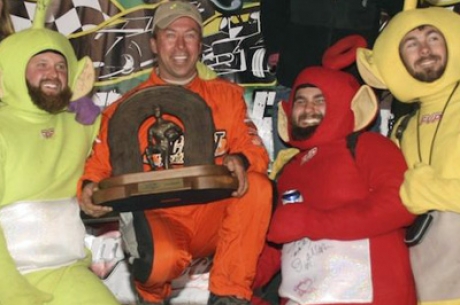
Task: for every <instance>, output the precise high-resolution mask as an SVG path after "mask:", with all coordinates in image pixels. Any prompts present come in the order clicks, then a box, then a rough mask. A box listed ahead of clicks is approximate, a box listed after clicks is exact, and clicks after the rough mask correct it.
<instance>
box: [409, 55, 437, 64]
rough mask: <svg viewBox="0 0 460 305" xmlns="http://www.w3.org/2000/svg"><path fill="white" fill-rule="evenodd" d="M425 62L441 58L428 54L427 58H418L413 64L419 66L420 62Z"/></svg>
mask: <svg viewBox="0 0 460 305" xmlns="http://www.w3.org/2000/svg"><path fill="white" fill-rule="evenodd" d="M425 60H438V61H439V60H441V57H440V56H438V55H433V54H430V55H427V56H424V57H422V58H419V59H418V60H417V61H416V62H415V65H420V64H421V63H422V62H424V61H425Z"/></svg>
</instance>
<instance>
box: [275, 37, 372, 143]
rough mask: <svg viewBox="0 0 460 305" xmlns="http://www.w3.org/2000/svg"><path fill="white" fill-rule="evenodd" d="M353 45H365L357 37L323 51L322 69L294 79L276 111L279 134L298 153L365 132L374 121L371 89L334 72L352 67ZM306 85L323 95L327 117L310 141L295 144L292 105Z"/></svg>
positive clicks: (360, 38) (342, 41)
mask: <svg viewBox="0 0 460 305" xmlns="http://www.w3.org/2000/svg"><path fill="white" fill-rule="evenodd" d="M350 43H351V44H353V45H350ZM356 43H358V44H359V45H362V44H363V43H364V45H365V40H364V38H362V37H360V36H356V35H353V36H349V37H347V38H344V39H342V40H340V41H339V42H337V43H336V44H335V45H334V46H332V47H331V48H330V49H328V51H326V53H325V55H324V57H323V67H319V66H318V67H309V68H306V69H304V70H303V71H302V72H300V74H299V75H298V76H297V78H296V80H295V82H294V86H293V88H292V91H291V94H290V97H289V101H288V102H287V103H281V105H282V107H280V108H279V109H280V112H279V118H278V132H279V134H280V137H281V138H282V139H283V140H284V141H285V142H287V143H288V144H290V145H292V146H293V147H296V148H299V149H301V150H303V149H309V148H312V147H315V146H319V145H321V144H324V143H329V142H331V141H335V140H340V139H344V138H345V137H346V136H347V135H348V134H350V133H352V132H353V131H356V130H360V129H362V128H364V127H365V126H367V125H368V124H369V123H370V122H371V121H372V120H373V118H374V117H375V114H376V112H377V100H376V97H375V95H374V92H373V91H372V89H371V88H370V87H368V86H361V87H360V85H359V83H358V81H357V80H356V79H355V78H354V77H353V76H352V75H351V74H348V73H346V72H343V71H339V70H335V69H336V68H344V67H346V66H348V65H350V64H351V63H353V61H354V60H355V51H356ZM350 60H351V61H350ZM333 68H334V69H333ZM306 84H309V85H313V86H315V87H317V88H319V89H320V90H321V91H322V93H323V95H324V98H325V103H326V113H325V115H324V118H323V120H322V121H321V123H320V124H319V126H318V128H317V129H316V131H315V132H314V134H313V135H312V136H311V137H310V138H308V139H306V140H303V141H295V140H293V139H292V134H291V124H290V123H289V121H290V120H291V113H292V105H293V101H294V96H295V93H296V91H297V89H298V88H299V86H301V85H306Z"/></svg>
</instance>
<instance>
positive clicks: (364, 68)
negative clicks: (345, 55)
mask: <svg viewBox="0 0 460 305" xmlns="http://www.w3.org/2000/svg"><path fill="white" fill-rule="evenodd" d="M356 64H357V66H358V71H359V74H360V75H361V77H362V78H363V80H364V81H365V82H366V84H368V85H369V86H372V87H375V88H378V89H387V86H386V85H385V83H384V82H383V80H382V77H381V76H380V73H379V70H378V68H377V66H376V65H375V62H374V53H373V51H372V50H369V49H364V48H359V49H358V50H357V51H356Z"/></svg>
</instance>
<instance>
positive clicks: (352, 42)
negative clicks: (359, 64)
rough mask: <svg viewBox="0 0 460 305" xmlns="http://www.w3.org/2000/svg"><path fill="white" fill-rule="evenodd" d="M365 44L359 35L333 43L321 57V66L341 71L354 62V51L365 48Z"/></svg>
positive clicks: (364, 40)
mask: <svg viewBox="0 0 460 305" xmlns="http://www.w3.org/2000/svg"><path fill="white" fill-rule="evenodd" d="M366 47H367V42H366V39H364V37H362V36H360V35H350V36H347V37H345V38H343V39H341V40H339V41H338V42H337V43H335V44H334V45H333V46H331V47H330V48H329V49H327V50H326V52H325V53H324V55H323V66H324V67H325V68H329V69H332V70H342V69H343V68H346V67H348V66H349V65H351V64H353V63H354V62H355V61H356V50H357V49H358V48H366Z"/></svg>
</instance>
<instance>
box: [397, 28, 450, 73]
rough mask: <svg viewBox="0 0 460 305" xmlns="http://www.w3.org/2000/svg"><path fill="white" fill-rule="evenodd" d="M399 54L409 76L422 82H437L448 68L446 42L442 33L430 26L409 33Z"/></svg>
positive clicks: (402, 42)
mask: <svg viewBox="0 0 460 305" xmlns="http://www.w3.org/2000/svg"><path fill="white" fill-rule="evenodd" d="M399 54H400V57H401V59H402V61H403V63H404V65H405V67H406V69H407V71H408V72H409V74H410V75H412V76H413V77H414V78H416V79H418V80H420V81H422V82H433V81H435V80H437V79H438V78H440V77H441V76H442V75H443V73H444V70H445V68H446V62H447V46H446V41H445V39H444V36H443V35H442V34H441V32H440V31H439V30H438V29H436V28H435V27H433V26H430V25H423V26H420V27H418V28H416V29H413V30H412V31H410V32H409V33H407V34H406V35H405V36H404V37H403V39H402V41H401V43H400V45H399Z"/></svg>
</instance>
